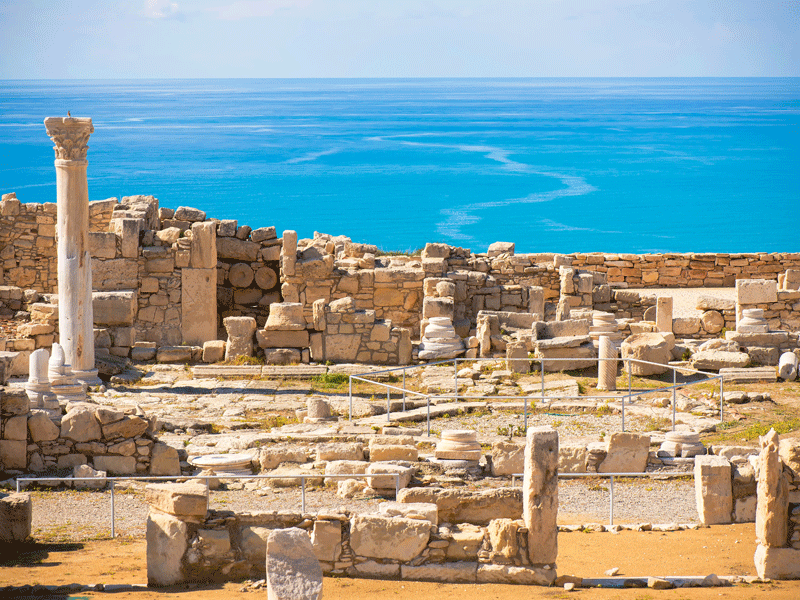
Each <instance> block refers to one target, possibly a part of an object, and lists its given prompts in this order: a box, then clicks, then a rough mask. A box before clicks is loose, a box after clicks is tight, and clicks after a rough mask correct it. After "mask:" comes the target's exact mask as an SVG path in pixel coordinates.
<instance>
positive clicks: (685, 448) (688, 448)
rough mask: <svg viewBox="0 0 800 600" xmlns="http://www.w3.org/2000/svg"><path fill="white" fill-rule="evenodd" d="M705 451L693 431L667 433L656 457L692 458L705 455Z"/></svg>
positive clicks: (698, 435)
mask: <svg viewBox="0 0 800 600" xmlns="http://www.w3.org/2000/svg"><path fill="white" fill-rule="evenodd" d="M705 453H706V449H705V446H703V443H702V442H701V441H700V434H699V433H697V432H695V431H668V432H667V433H665V434H664V441H663V442H662V443H661V447H660V448H659V449H658V456H667V457H672V458H675V457H680V458H692V457H694V456H697V455H699V454H705Z"/></svg>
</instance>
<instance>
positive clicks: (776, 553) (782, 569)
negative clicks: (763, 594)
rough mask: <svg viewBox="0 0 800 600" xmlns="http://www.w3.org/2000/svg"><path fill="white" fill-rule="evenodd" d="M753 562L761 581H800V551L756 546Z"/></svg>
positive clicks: (762, 545) (761, 545)
mask: <svg viewBox="0 0 800 600" xmlns="http://www.w3.org/2000/svg"><path fill="white" fill-rule="evenodd" d="M753 561H754V562H755V565H756V573H758V576H759V577H761V578H762V579H779V580H780V579H800V550H795V549H794V548H775V547H770V546H766V545H764V544H758V546H756V552H755V555H754V556H753Z"/></svg>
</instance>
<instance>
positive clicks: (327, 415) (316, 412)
mask: <svg viewBox="0 0 800 600" xmlns="http://www.w3.org/2000/svg"><path fill="white" fill-rule="evenodd" d="M337 420H338V417H336V416H334V415H331V408H330V406H329V405H328V402H327V401H326V400H325V399H324V398H313V397H312V398H309V399H308V400H306V414H305V416H304V417H303V422H304V423H327V422H329V421H337Z"/></svg>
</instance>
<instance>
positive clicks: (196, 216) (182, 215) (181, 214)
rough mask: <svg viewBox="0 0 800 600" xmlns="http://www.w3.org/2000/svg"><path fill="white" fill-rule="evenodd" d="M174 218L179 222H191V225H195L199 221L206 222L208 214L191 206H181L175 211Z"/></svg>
mask: <svg viewBox="0 0 800 600" xmlns="http://www.w3.org/2000/svg"><path fill="white" fill-rule="evenodd" d="M174 218H175V219H177V220H179V221H189V222H190V223H194V222H197V221H205V220H206V213H205V212H203V211H202V210H199V209H197V208H192V207H190V206H179V207H178V208H176V209H175V215H174ZM212 224H213V223H212Z"/></svg>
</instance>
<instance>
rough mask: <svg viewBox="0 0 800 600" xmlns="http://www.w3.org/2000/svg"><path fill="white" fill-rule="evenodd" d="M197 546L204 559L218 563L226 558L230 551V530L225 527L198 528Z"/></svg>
mask: <svg viewBox="0 0 800 600" xmlns="http://www.w3.org/2000/svg"><path fill="white" fill-rule="evenodd" d="M197 547H198V548H199V549H200V553H201V554H202V556H203V558H204V559H205V560H207V561H208V562H210V563H219V562H221V561H222V560H224V559H225V558H228V556H229V553H230V551H231V537H230V532H229V531H228V530H227V529H223V530H215V529H198V530H197Z"/></svg>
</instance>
